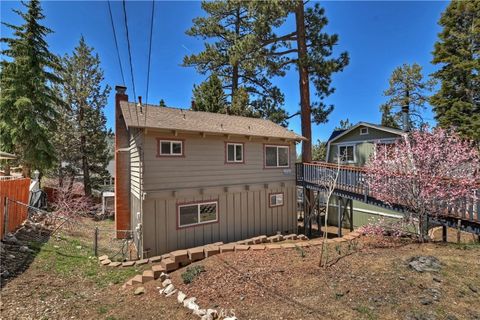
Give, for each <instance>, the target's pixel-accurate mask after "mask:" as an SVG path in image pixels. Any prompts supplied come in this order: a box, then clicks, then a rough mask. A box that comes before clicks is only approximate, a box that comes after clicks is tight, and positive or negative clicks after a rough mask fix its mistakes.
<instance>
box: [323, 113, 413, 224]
mask: <svg viewBox="0 0 480 320" xmlns="http://www.w3.org/2000/svg"><path fill="white" fill-rule="evenodd" d="M404 134H405V133H404V132H403V131H402V130H399V129H395V128H390V127H386V126H382V125H376V124H372V123H368V122H359V123H357V124H356V125H354V126H352V127H350V128H349V129H346V130H335V131H333V132H332V134H331V136H330V138H329V139H328V142H327V156H326V161H327V162H330V163H338V162H339V159H338V156H339V155H340V156H341V158H340V163H341V164H342V165H349V166H355V167H363V166H364V165H365V163H366V162H367V161H368V159H369V158H370V157H372V156H374V153H375V150H376V148H375V145H378V144H393V143H395V141H396V140H398V139H400V138H401V137H402V136H403V135H404ZM338 206H342V202H341V201H339V199H338V197H335V196H333V197H332V199H331V202H330V204H329V224H331V225H337V224H338V215H337V214H336V213H337V212H338V209H339V208H338ZM340 209H342V208H340ZM401 217H402V216H401V214H400V213H399V212H396V211H393V210H389V209H388V208H382V207H379V206H374V205H369V204H366V203H364V202H361V201H353V225H354V227H358V226H362V225H365V224H367V223H369V222H371V220H376V219H378V218H385V219H387V220H388V219H392V218H393V219H395V218H401Z"/></svg>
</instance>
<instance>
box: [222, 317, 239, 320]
mask: <svg viewBox="0 0 480 320" xmlns="http://www.w3.org/2000/svg"><path fill="white" fill-rule="evenodd" d="M223 320H238V319H237V317H226V318H223Z"/></svg>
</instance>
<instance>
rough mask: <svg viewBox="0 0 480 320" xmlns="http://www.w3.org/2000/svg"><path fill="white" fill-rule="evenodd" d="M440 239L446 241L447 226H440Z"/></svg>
mask: <svg viewBox="0 0 480 320" xmlns="http://www.w3.org/2000/svg"><path fill="white" fill-rule="evenodd" d="M442 241H443V242H447V226H442Z"/></svg>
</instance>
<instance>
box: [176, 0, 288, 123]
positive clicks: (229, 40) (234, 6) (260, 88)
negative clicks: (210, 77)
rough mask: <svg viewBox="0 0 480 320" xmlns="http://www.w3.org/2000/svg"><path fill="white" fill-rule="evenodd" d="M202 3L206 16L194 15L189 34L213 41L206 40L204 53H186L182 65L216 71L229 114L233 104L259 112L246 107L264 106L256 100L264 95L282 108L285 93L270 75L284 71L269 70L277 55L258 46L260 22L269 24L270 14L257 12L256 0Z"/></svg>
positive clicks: (203, 71)
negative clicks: (224, 91)
mask: <svg viewBox="0 0 480 320" xmlns="http://www.w3.org/2000/svg"><path fill="white" fill-rule="evenodd" d="M201 6H202V9H203V10H204V11H205V12H206V16H205V17H199V18H195V19H194V20H193V24H194V25H193V27H192V28H190V29H189V30H187V34H188V35H190V36H193V37H197V38H200V39H203V40H206V39H208V40H210V41H208V42H205V48H204V50H203V51H202V52H200V53H198V54H192V55H190V56H186V57H185V58H184V60H183V65H184V66H187V67H195V69H196V70H197V71H198V72H199V73H201V74H213V73H215V74H216V75H217V76H218V77H219V78H220V79H221V81H222V84H223V88H225V89H226V90H227V98H228V99H227V100H228V103H227V106H226V107H227V113H231V107H232V108H234V109H235V111H234V113H235V114H241V115H252V114H255V115H259V113H256V112H252V110H248V108H247V107H250V108H251V107H253V106H254V105H255V106H257V107H261V105H260V104H259V103H255V104H254V103H253V101H257V100H262V99H265V98H269V99H270V101H271V102H272V103H275V105H276V107H277V108H278V107H280V103H282V102H283V95H282V94H281V92H280V91H279V90H278V88H276V87H275V86H273V85H272V83H271V81H270V78H271V77H273V76H275V75H281V74H280V73H270V74H267V73H266V68H267V66H268V65H269V64H272V63H274V61H275V60H276V57H274V56H270V55H268V54H267V52H266V51H265V50H262V48H259V46H258V40H259V39H260V38H263V37H264V35H262V33H263V32H264V29H263V26H262V25H261V24H260V21H262V23H267V24H268V23H269V22H271V21H272V19H271V17H270V16H267V15H264V14H260V12H258V11H256V10H255V3H254V2H253V1H252V2H250V1H236V0H227V1H213V2H211V1H202V4H201ZM272 70H273V69H272ZM238 91H240V92H238ZM246 97H248V102H246V101H245V99H246ZM236 99H239V101H235V100H236ZM250 102H252V103H250ZM242 107H245V108H247V109H246V110H242V109H240V108H242Z"/></svg>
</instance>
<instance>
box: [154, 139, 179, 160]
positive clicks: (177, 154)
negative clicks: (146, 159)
mask: <svg viewBox="0 0 480 320" xmlns="http://www.w3.org/2000/svg"><path fill="white" fill-rule="evenodd" d="M162 142H169V143H170V153H163V152H162ZM174 143H176V144H178V143H179V144H180V153H173V144H174ZM158 155H160V156H162V157H163V156H165V157H181V156H183V141H182V140H166V139H158Z"/></svg>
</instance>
